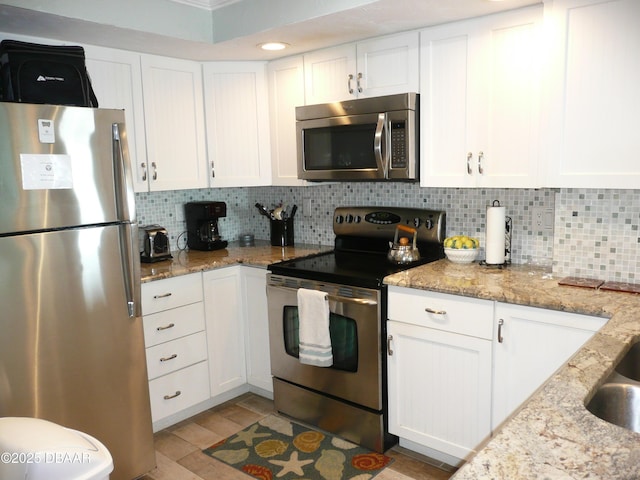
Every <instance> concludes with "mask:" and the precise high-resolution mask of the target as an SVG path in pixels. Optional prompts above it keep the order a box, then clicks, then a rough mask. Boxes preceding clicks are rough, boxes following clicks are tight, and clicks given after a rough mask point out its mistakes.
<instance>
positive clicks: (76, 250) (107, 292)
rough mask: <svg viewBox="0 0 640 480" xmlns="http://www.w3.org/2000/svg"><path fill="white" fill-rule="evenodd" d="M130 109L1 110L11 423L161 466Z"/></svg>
mask: <svg viewBox="0 0 640 480" xmlns="http://www.w3.org/2000/svg"><path fill="white" fill-rule="evenodd" d="M126 138H127V135H126V130H125V125H124V114H123V112H122V111H120V110H97V109H91V108H83V107H61V106H51V105H29V104H24V103H0V272H2V275H1V276H0V305H2V315H0V332H1V333H0V416H24V417H37V418H42V419H46V420H50V421H52V422H55V423H58V424H60V425H63V426H65V427H69V428H72V429H76V430H80V431H82V432H85V433H88V434H89V435H91V436H93V437H95V438H97V439H98V440H100V441H101V442H102V443H104V444H105V445H106V447H107V448H108V449H109V451H110V452H111V454H112V456H113V459H114V465H115V469H114V472H113V474H112V477H111V478H112V479H116V480H119V479H122V480H124V479H127V480H129V479H132V478H135V477H138V476H140V475H143V474H144V473H145V472H147V471H149V470H151V469H152V468H153V467H154V465H155V454H154V446H153V433H152V425H151V412H150V406H149V391H148V380H147V370H146V361H145V353H144V338H143V331H142V318H141V317H140V283H139V275H140V272H139V270H140V263H139V252H138V228H137V224H136V219H135V205H134V193H133V183H132V176H131V169H130V166H129V157H128V152H127V142H126Z"/></svg>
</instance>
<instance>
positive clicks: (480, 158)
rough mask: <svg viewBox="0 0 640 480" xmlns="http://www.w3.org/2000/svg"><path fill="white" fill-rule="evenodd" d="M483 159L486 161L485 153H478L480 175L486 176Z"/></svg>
mask: <svg viewBox="0 0 640 480" xmlns="http://www.w3.org/2000/svg"><path fill="white" fill-rule="evenodd" d="M483 159H484V153H483V152H480V153H478V173H479V174H480V175H483V174H484V168H483V167H482V160H483Z"/></svg>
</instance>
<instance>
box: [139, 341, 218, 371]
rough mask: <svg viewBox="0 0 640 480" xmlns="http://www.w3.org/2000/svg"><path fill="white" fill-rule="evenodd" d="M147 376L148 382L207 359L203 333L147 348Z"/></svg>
mask: <svg viewBox="0 0 640 480" xmlns="http://www.w3.org/2000/svg"><path fill="white" fill-rule="evenodd" d="M146 354H147V374H148V375H149V380H152V379H154V378H157V377H159V376H161V375H166V374H167V373H171V372H175V371H176V370H179V369H181V368H184V367H188V366H189V365H193V364H194V363H197V362H200V361H202V360H206V359H207V336H206V334H205V332H199V333H194V334H193V335H188V336H186V337H182V338H178V339H177V340H173V341H171V342H167V343H161V344H160V345H156V346H155V347H151V348H147V351H146Z"/></svg>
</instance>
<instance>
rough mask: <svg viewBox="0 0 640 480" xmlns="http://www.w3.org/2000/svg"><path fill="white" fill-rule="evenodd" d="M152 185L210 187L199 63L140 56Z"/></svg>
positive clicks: (183, 187)
mask: <svg viewBox="0 0 640 480" xmlns="http://www.w3.org/2000/svg"><path fill="white" fill-rule="evenodd" d="M142 84H143V87H144V109H145V130H146V134H147V156H148V164H149V179H150V189H151V190H182V189H190V188H204V187H207V186H208V185H207V183H208V182H207V168H206V166H207V163H206V154H205V152H206V147H205V137H204V113H203V101H202V72H201V67H200V64H199V63H197V62H191V61H187V60H178V59H173V58H165V57H157V56H153V55H143V56H142Z"/></svg>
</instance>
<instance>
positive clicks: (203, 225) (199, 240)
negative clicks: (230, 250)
mask: <svg viewBox="0 0 640 480" xmlns="http://www.w3.org/2000/svg"><path fill="white" fill-rule="evenodd" d="M184 216H185V218H186V220H187V246H188V247H189V248H190V249H191V250H219V249H221V248H226V246H227V241H226V240H222V238H221V237H220V232H219V231H218V218H220V217H226V216H227V204H226V203H224V202H209V201H202V202H189V203H185V204H184Z"/></svg>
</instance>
